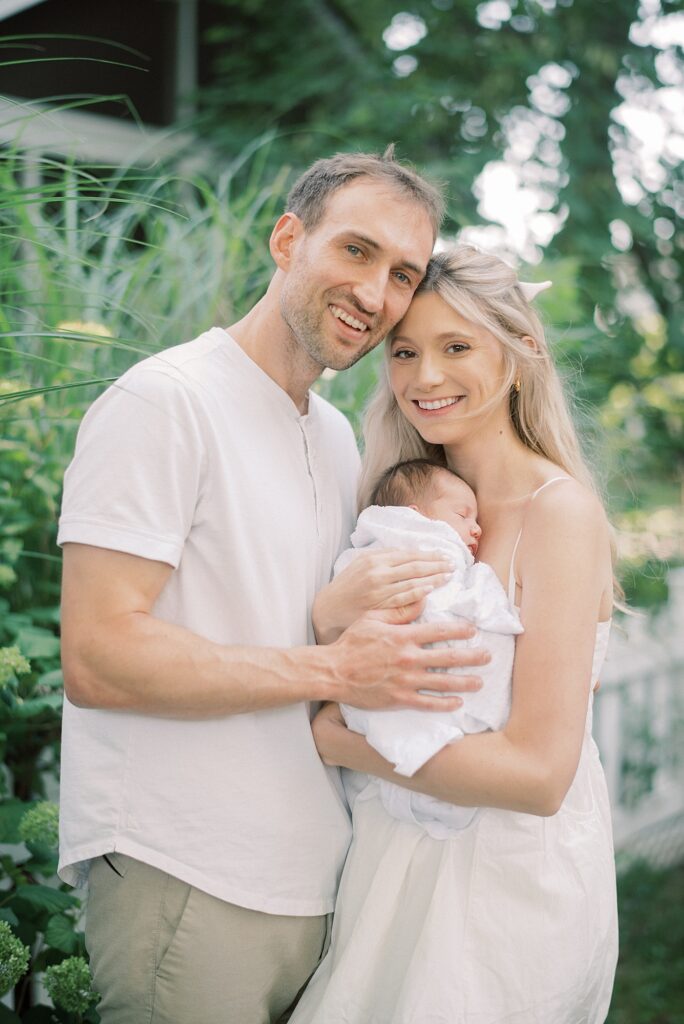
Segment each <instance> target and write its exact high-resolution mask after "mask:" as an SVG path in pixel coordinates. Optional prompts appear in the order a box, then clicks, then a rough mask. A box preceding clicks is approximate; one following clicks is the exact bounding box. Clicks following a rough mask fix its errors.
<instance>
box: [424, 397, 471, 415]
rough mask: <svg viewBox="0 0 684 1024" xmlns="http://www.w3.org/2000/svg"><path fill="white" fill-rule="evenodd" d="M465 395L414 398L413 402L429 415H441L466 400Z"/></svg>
mask: <svg viewBox="0 0 684 1024" xmlns="http://www.w3.org/2000/svg"><path fill="white" fill-rule="evenodd" d="M465 397H466V396H465V395H454V396H452V397H451V398H430V399H427V398H414V399H413V404H414V405H415V406H416V407H417V408H418V409H419V410H420V412H421V413H423V414H425V415H427V416H440V415H444V414H445V413H447V412H448V411H449V410H450V409H452V408H453V407H454V406H455V405H458V404H459V403H460V402H462V401H464V399H465Z"/></svg>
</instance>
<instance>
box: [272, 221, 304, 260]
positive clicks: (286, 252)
mask: <svg viewBox="0 0 684 1024" xmlns="http://www.w3.org/2000/svg"><path fill="white" fill-rule="evenodd" d="M303 231H304V225H303V224H302V222H301V220H300V218H299V217H298V216H297V214H296V213H284V214H283V215H282V217H280V218H279V219H278V220H277V221H276V225H275V227H274V228H273V231H272V232H271V240H270V242H269V248H270V250H271V256H272V257H273V262H274V263H275V265H276V266H277V267H278V269H279V270H289V268H290V263H291V261H292V255H293V251H294V244H295V243H296V241H297V239H298V238H299V237H300V236H301V235H302V233H303Z"/></svg>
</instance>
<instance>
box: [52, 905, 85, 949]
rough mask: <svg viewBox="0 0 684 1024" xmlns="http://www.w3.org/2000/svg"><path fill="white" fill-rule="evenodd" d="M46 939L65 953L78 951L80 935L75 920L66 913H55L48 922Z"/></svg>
mask: <svg viewBox="0 0 684 1024" xmlns="http://www.w3.org/2000/svg"><path fill="white" fill-rule="evenodd" d="M45 941H46V942H47V943H48V945H50V946H53V947H54V948H55V949H61V950H62V952H63V953H76V952H77V951H78V947H79V941H78V936H77V935H76V932H75V931H74V922H73V921H72V920H71V918H69V917H65V915H64V914H55V916H54V917H51V918H50V920H49V921H48V923H47V928H46V929H45Z"/></svg>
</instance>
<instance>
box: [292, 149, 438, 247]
mask: <svg viewBox="0 0 684 1024" xmlns="http://www.w3.org/2000/svg"><path fill="white" fill-rule="evenodd" d="M357 178H370V179H371V180H373V181H380V182H384V183H386V184H387V185H388V186H389V187H391V188H393V189H394V190H395V191H397V192H400V193H403V194H404V195H405V196H406V197H407V198H408V199H412V200H413V201H414V202H416V203H418V204H419V205H420V206H422V207H424V209H425V211H426V213H427V214H428V216H429V218H430V221H431V223H432V228H433V231H434V233H435V238H436V237H437V233H438V231H439V228H440V225H441V223H442V219H443V217H444V208H445V203H444V197H443V195H442V192H441V190H440V189H439V188H438V186H437V185H434V184H432V182H430V181H427V179H426V178H423V177H422V176H421V175H420V174H418V173H417V171H414V170H413V168H411V167H408V166H407V165H406V164H403V163H400V162H399V161H398V160H395V157H394V145H391V146H388V147H387V149H386V150H385V152H384V153H383V154H382V156H380V155H379V154H377V153H336V154H335V156H330V157H325V158H323V159H322V160H317V161H316V163H314V164H312V165H311V167H309V169H308V171H305V172H304V174H302V175H301V176H300V177H299V178H298V179H297V181H295V183H294V185H293V186H292V188H291V189H290V193H289V195H288V197H287V210H288V212H290V213H296V214H297V216H298V217H299V218H300V220H301V221H302V223H303V224H304V227H305V228H306V230H307V231H311V230H313V228H315V227H316V225H317V224H318V223H319V222H320V220H321V219H322V217H323V214H324V212H325V206H326V203H327V201H328V198H329V197H330V196H331V195H332V194H333V192H336V191H337V189H339V188H342V187H343V186H344V185H348V184H349V183H350V182H352V181H354V180H356V179H357Z"/></svg>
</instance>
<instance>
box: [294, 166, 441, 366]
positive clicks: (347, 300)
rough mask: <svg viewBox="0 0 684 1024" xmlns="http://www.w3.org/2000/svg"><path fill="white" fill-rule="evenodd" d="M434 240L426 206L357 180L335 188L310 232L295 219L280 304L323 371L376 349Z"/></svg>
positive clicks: (297, 336) (404, 305)
mask: <svg viewBox="0 0 684 1024" xmlns="http://www.w3.org/2000/svg"><path fill="white" fill-rule="evenodd" d="M432 246H433V232H432V225H431V223H430V219H429V217H428V214H427V212H426V210H425V209H424V207H423V206H421V205H419V204H418V203H417V202H415V201H413V200H411V199H410V198H409V197H407V196H405V195H403V194H402V193H401V192H399V191H397V190H394V189H393V188H392V187H391V186H388V185H386V184H384V183H380V182H377V181H374V180H372V179H369V178H361V179H360V180H357V181H354V182H352V183H350V184H349V185H345V186H343V187H342V188H340V189H338V191H337V192H334V193H333V194H332V195H331V196H330V197H329V199H328V202H327V204H326V207H325V211H324V214H323V217H322V219H321V221H320V222H319V223H318V224H317V226H316V227H315V228H313V230H311V231H309V232H307V231H305V230H304V228H303V225H302V224H301V221H298V222H297V223H296V237H295V239H294V241H293V244H292V247H291V254H290V262H289V265H288V268H287V271H286V276H285V280H284V283H283V287H282V292H281V304H280V310H281V314H282V317H283V319H284V320H285V323H286V324H287V326H288V327H289V328H290V331H291V332H292V335H293V336H294V339H295V341H296V343H297V344H298V345H299V346H300V347H301V348H303V349H304V350H305V351H306V353H307V354H308V355H309V356H310V358H311V359H312V360H313V361H314V362H315V363H316V364H317V365H318V366H320V368H321V369H323V368H324V367H331V368H332V369H334V370H343V369H346V368H347V367H348V366H352V365H353V363H355V362H356V361H357V360H358V359H360V358H361V356H363V355H365V354H366V352H369V351H370V350H371V349H373V348H375V346H376V345H378V344H379V342H380V341H382V339H383V338H384V337H385V335H386V334H387V333H388V331H389V330H390V329H391V328H392V327H393V326H394V324H395V323H397V321H398V320H400V319H401V317H402V316H403V315H404V313H405V312H406V310H407V309H408V306H409V303H410V301H411V298H412V297H413V293H414V291H415V289H416V288H417V286H418V284H419V283H420V281H421V279H422V277H423V276H424V274H425V269H426V266H427V262H428V260H429V258H430V254H431V252H432Z"/></svg>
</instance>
